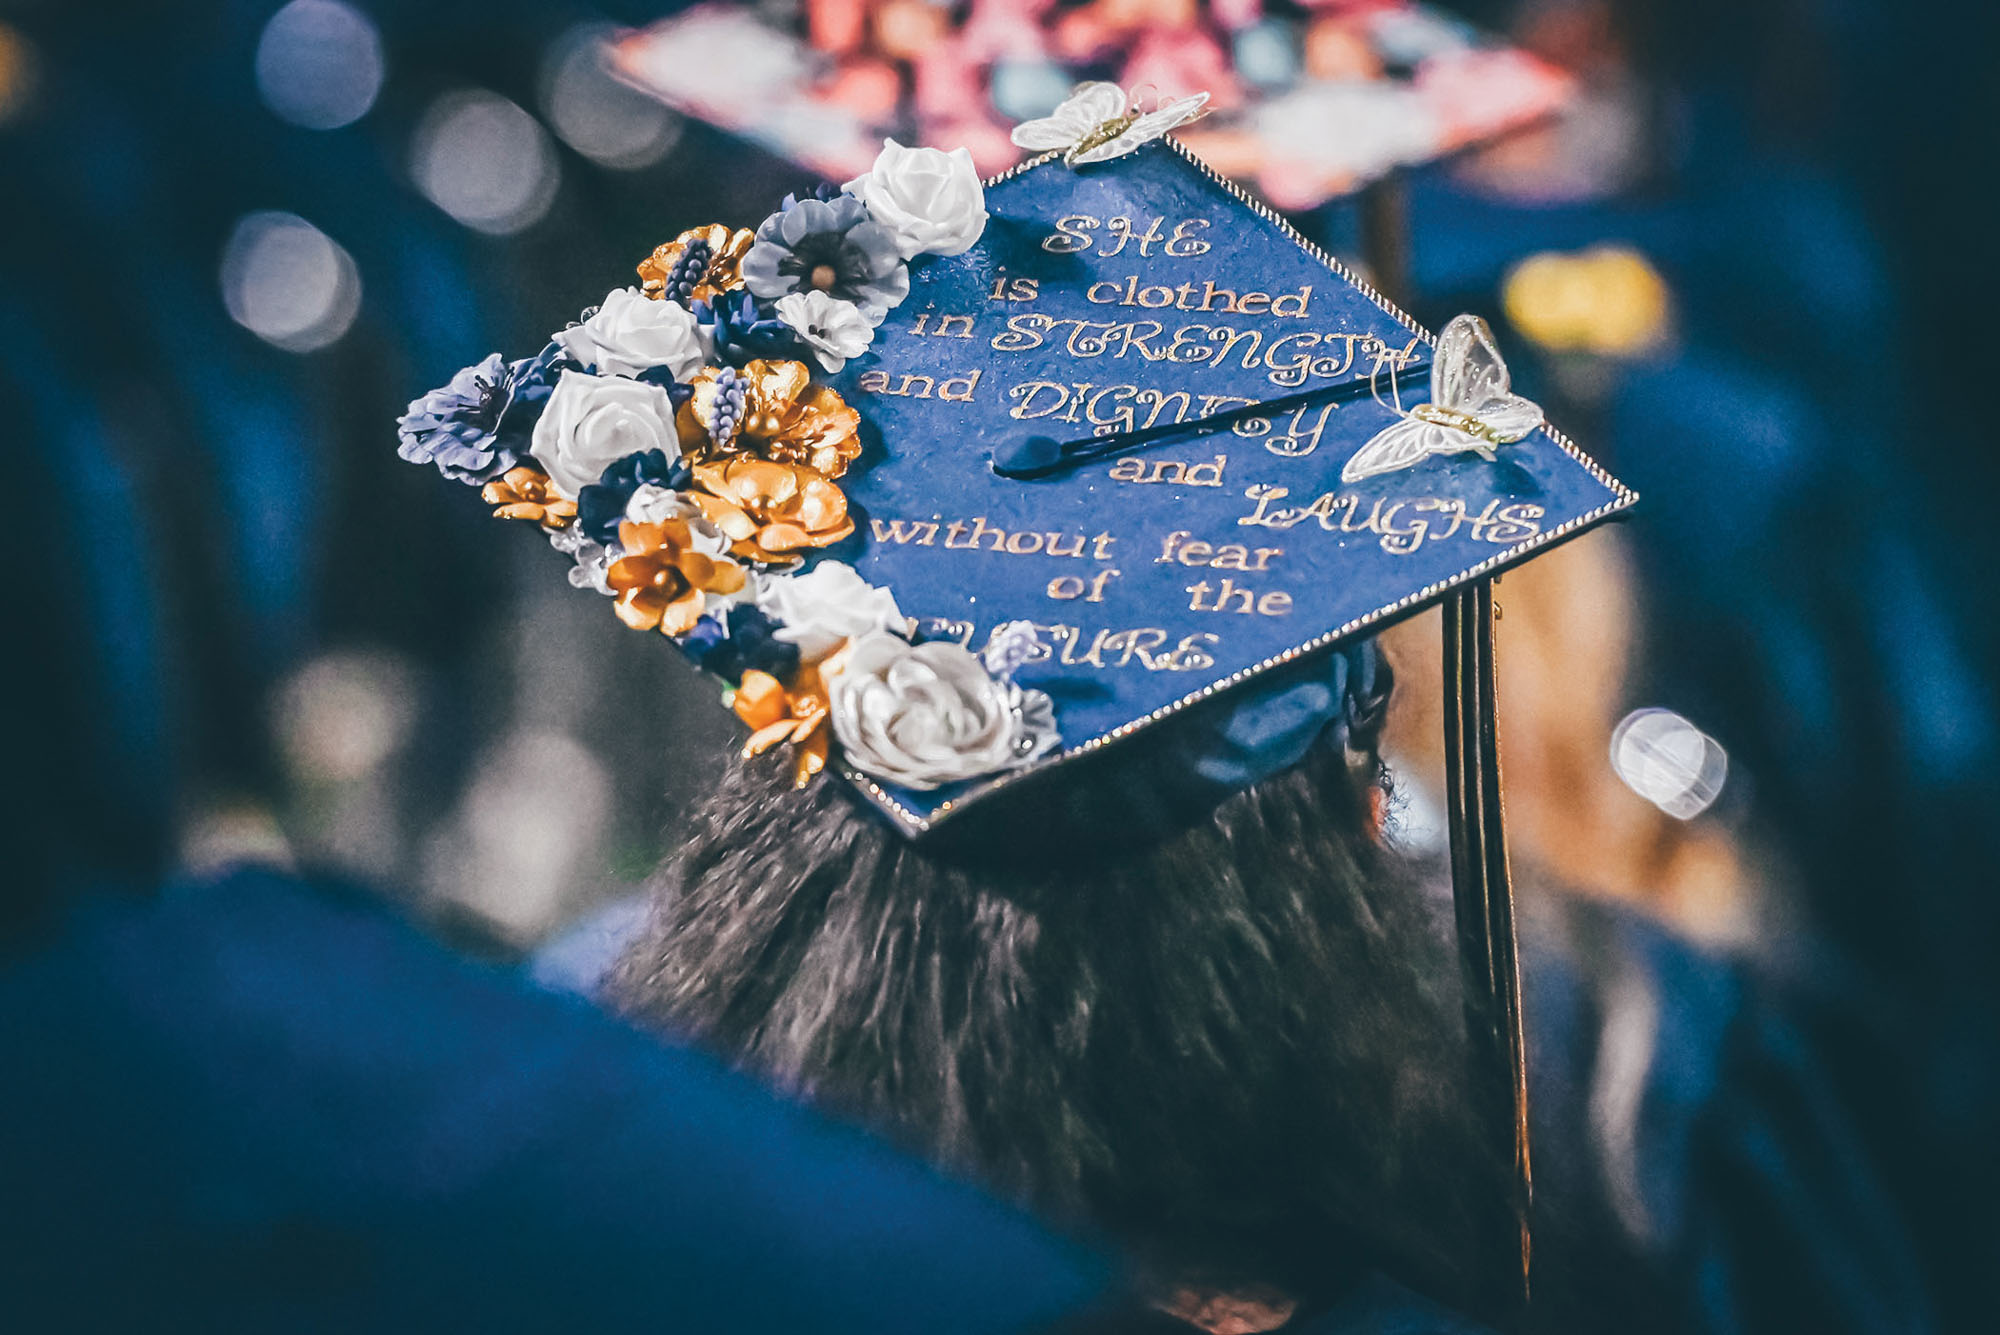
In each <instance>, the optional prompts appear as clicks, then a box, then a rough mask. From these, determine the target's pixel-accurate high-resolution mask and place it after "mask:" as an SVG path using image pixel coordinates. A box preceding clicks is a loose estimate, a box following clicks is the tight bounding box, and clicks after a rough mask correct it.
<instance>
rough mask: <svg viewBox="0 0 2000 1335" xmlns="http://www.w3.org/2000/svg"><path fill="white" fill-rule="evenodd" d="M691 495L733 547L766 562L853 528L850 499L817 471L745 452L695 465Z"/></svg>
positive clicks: (787, 556)
mask: <svg viewBox="0 0 2000 1335" xmlns="http://www.w3.org/2000/svg"><path fill="white" fill-rule="evenodd" d="M694 484H695V490H694V491H693V492H692V493H691V495H692V496H693V499H694V502H695V504H696V505H699V506H700V507H701V512H702V515H703V516H704V517H705V518H707V520H708V521H709V522H710V523H711V524H714V525H715V526H716V527H717V528H719V529H721V530H722V532H723V534H724V536H726V537H727V538H728V539H729V541H730V544H731V546H730V551H731V552H732V553H733V554H734V555H736V556H740V557H742V558H744V559H745V560H749V561H758V562H762V563H764V564H766V565H769V564H773V563H776V562H780V561H785V560H789V559H791V558H793V557H795V556H797V555H799V554H800V553H802V552H804V551H806V550H808V549H810V548H814V547H827V546H831V545H832V544H833V543H836V542H839V541H840V540H841V539H842V538H845V537H846V536H848V535H849V534H850V533H852V532H854V520H853V519H852V518H851V517H850V516H849V515H848V513H847V497H846V496H845V495H843V494H842V493H841V490H840V488H839V487H838V486H836V485H835V484H834V483H833V482H831V481H829V480H827V478H826V477H825V476H824V475H823V474H822V473H820V472H819V471H818V470H817V469H813V468H808V467H806V466H805V465H804V464H781V463H773V462H771V461H770V460H769V459H748V458H744V457H743V456H741V455H737V456H735V457H724V458H722V459H719V460H711V461H710V462H708V463H701V464H696V465H695V466H694Z"/></svg>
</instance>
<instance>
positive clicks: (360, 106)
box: [256, 0, 385, 130]
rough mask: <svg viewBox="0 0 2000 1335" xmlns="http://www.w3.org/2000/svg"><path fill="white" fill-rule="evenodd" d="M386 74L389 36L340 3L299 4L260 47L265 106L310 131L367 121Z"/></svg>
mask: <svg viewBox="0 0 2000 1335" xmlns="http://www.w3.org/2000/svg"><path fill="white" fill-rule="evenodd" d="M384 68H385V67H384V64H383V59H382V35H381V34H380V33H379V32H377V31H376V29H375V25H374V23H373V22H371V21H370V20H369V18H368V16H367V15H366V14H363V13H362V12H361V11H360V10H358V9H356V8H355V7H354V6H352V5H345V4H342V3H340V0H292V2H291V3H290V4H288V5H286V6H285V7H284V8H283V9H281V10H279V11H278V12H277V13H275V14H273V15H272V16H271V20H270V22H268V23H266V24H265V25H264V32H263V35H262V36H260V37H259V38H258V39H257V61H256V71H257V92H258V94H259V95H260V96H262V97H263V99H264V105H265V106H267V107H269V108H270V109H271V111H272V114H274V115H276V116H277V117H279V118H280V119H282V120H286V121H290V122H291V123H292V124H293V125H298V126H303V127H304V128H305V129H308V130H337V129H339V128H340V127H341V126H343V125H351V124H352V123H354V122H355V121H358V120H360V119H361V118H362V117H363V116H365V115H367V114H368V108H370V107H372V106H374V105H375V97H376V94H378V93H380V92H381V91H382V75H383V71H384Z"/></svg>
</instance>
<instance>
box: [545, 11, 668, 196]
mask: <svg viewBox="0 0 2000 1335" xmlns="http://www.w3.org/2000/svg"><path fill="white" fill-rule="evenodd" d="M617 31H618V29H617V28H615V27H613V26H612V25H610V24H608V23H580V24H578V25H577V26H575V27H573V28H571V29H569V30H568V31H567V32H565V33H563V34H562V35H561V36H560V37H558V38H556V40H555V41H553V42H551V43H550V44H549V50H548V55H547V56H546V57H545V58H544V60H543V62H542V77H541V96H542V113H543V115H544V116H546V117H547V118H548V122H549V125H550V127H551V128H552V129H554V130H555V132H556V134H557V135H558V136H560V137H561V139H562V141H563V142H564V143H566V144H568V145H569V146H570V147H571V148H573V149H575V150H576V151H577V152H579V153H581V154H583V156H585V157H587V158H589V159H590V160H591V161H592V162H595V163H598V164H599V165H601V166H605V167H616V168H622V169H627V170H629V169H632V168H636V167H647V166H651V165H652V164H653V163H655V162H658V161H659V160H660V159H661V158H662V157H665V156H666V154H667V152H668V150H670V149H672V148H673V146H674V145H675V144H676V143H678V142H679V141H680V137H681V132H682V129H683V126H682V123H681V118H680V117H679V116H677V115H675V114H674V113H673V112H672V111H670V110H669V109H668V108H666V107H663V106H661V105H660V104H659V103H658V102H655V101H654V100H653V99H652V98H650V97H647V96H646V95H645V94H644V93H641V92H639V91H638V90H637V89H635V88H631V87H629V86H627V85H626V84H623V83H620V82H619V81H618V79H617V78H616V77H615V76H614V75H613V74H612V73H611V71H610V69H609V67H608V66H607V65H606V64H605V47H606V43H607V42H609V41H610V39H611V37H612V36H613V34H615V33H616V32H617Z"/></svg>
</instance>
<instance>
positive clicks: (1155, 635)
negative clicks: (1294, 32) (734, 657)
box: [830, 139, 1634, 835]
mask: <svg viewBox="0 0 2000 1335" xmlns="http://www.w3.org/2000/svg"><path fill="white" fill-rule="evenodd" d="M986 208H987V211H988V213H989V214H990V218H989V220H988V222H987V224H986V228H985V231H984V233H983V235H982V236H981V237H980V239H979V241H978V243H977V244H975V245H973V246H972V247H971V248H970V249H968V250H966V251H964V252H963V253H961V254H958V255H952V256H946V257H933V258H928V259H926V260H924V261H923V262H921V263H919V264H917V265H915V266H913V269H912V272H911V276H910V292H909V296H908V297H907V299H905V300H904V301H903V302H902V304H901V305H899V306H898V307H896V308H895V309H894V310H892V311H891V312H889V314H888V317H887V318H886V319H885V320H884V321H883V322H882V324H881V326H880V327H879V328H878V329H877V331H876V335H875V340H874V344H873V346H872V347H871V349H870V350H869V352H868V353H867V354H866V355H864V356H862V357H859V358H856V359H854V360H852V361H850V362H848V363H847V365H846V367H845V368H844V369H843V370H842V371H841V372H840V374H838V375H836V376H834V377H832V378H831V380H830V383H831V384H832V385H833V386H834V387H835V388H836V389H837V390H839V391H840V392H841V394H842V395H843V396H844V398H845V399H846V401H847V402H848V403H849V404H851V405H853V406H854V407H855V408H856V409H857V410H858V411H859V413H860V415H861V423H862V434H863V439H864V441H866V442H867V446H868V451H867V453H868V458H869V464H868V467H867V468H866V469H865V470H864V471H861V472H859V474H858V476H855V477H854V478H853V479H852V480H851V481H849V482H848V483H847V484H846V490H847V497H848V502H849V504H850V506H851V508H852V510H853V511H854V513H855V517H856V520H857V532H856V534H855V537H854V539H853V546H852V548H851V550H849V549H846V548H843V549H842V554H843V555H845V557H846V559H848V560H850V561H851V562H852V564H853V566H854V568H855V569H856V570H857V571H858V572H860V574H861V575H862V576H863V577H864V578H866V579H867V580H868V581H869V582H870V583H872V584H876V585H880V586H882V587H884V588H887V589H890V590H892V591H893V593H894V595H895V598H896V601H897V604H898V606H899V607H900V608H901V609H902V610H903V611H904V612H906V613H908V614H910V615H912V616H915V617H917V618H919V620H920V621H921V622H922V623H923V624H924V626H925V627H926V629H927V631H928V633H929V634H931V635H933V636H950V637H952V638H955V639H957V640H958V641H959V642H961V643H964V644H966V645H968V646H970V647H972V648H974V649H978V648H980V647H982V646H983V645H985V644H986V643H987V641H988V640H989V638H990V636H991V635H992V633H993V631H994V630H995V629H996V628H997V627H1000V626H1003V625H1008V624H1011V623H1017V622H1022V621H1025V622H1028V623H1030V624H1031V625H1033V626H1034V627H1035V628H1036V630H1037V631H1038V632H1039V634H1040V636H1041V638H1042V640H1043V645H1042V647H1041V649H1040V650H1039V651H1038V652H1037V653H1036V655H1035V657H1033V658H1032V659H1031V660H1030V661H1028V662H1026V663H1024V664H1022V665H1021V666H1020V667H1019V668H1018V669H1017V670H1016V671H1015V673H1014V674H1013V676H1014V680H1015V681H1017V682H1018V683H1019V684H1020V685H1021V686H1023V687H1024V688H1028V689H1032V690H1035V691H1039V692H1042V693H1043V694H1045V695H1047V696H1048V697H1049V699H1050V700H1051V701H1052V702H1053V705H1054V711H1055V718H1056V721H1057V725H1058V727H1059V730H1060V735H1061V742H1060V745H1059V746H1058V747H1056V748H1054V749H1052V750H1051V751H1050V752H1049V754H1047V755H1046V756H1045V757H1042V758H1040V759H1038V760H1036V761H1035V762H1034V763H1033V764H1030V765H1026V766H1022V767H1020V768H1015V769H1009V770H1006V771H1003V772H1000V773H996V774H992V775H987V776H983V777H981V778H977V779H972V780H968V781H964V782H959V783H949V784H941V785H938V786H935V787H930V788H926V789H923V790H913V789H910V788H908V787H906V786H902V785H898V784H896V783H894V782H888V781H883V780H881V779H879V778H877V777H874V776H871V775H869V774H868V773H866V772H865V771H864V770H862V769H860V768H858V767H856V766H853V765H842V769H843V772H845V773H847V774H848V776H849V777H850V778H851V779H853V780H854V781H855V782H857V783H858V784H859V785H860V786H861V787H862V789H863V791H864V792H866V793H867V794H868V796H869V797H870V798H871V799H872V800H873V801H874V802H875V803H876V804H877V805H878V806H879V807H880V808H881V809H882V811H883V812H884V813H885V814H886V815H887V816H888V817H889V818H890V819H891V820H893V821H894V822H896V823H897V824H898V825H899V826H900V827H901V828H903V829H904V830H905V831H906V832H908V833H910V834H912V835H921V834H924V833H927V832H929V831H932V830H934V829H941V828H942V827H943V826H944V825H945V824H946V823H948V822H950V821H953V820H957V819H961V818H962V817H963V815H964V813H966V812H968V811H972V810H976V809H977V808H978V807H979V806H980V805H981V804H982V803H984V802H987V801H989V800H990V799H992V798H994V797H996V796H997V795H998V794H999V793H1001V792H1002V791H1004V790H1005V789H1007V788H1009V787H1013V786H1016V785H1024V784H1029V783H1037V784H1041V783H1048V782H1051V781H1055V782H1060V775H1061V772H1062V771H1063V770H1064V768H1065V767H1066V766H1068V765H1071V764H1073V763H1074V762H1076V761H1078V760H1080V759H1082V758H1084V757H1087V756H1090V755H1092V754H1093V753H1095V752H1098V751H1100V750H1102V749H1104V748H1108V747H1115V746H1117V745H1118V744H1120V743H1125V742H1127V741H1129V740H1133V739H1136V738H1138V737H1140V736H1141V735H1142V734H1144V733H1145V732H1147V731H1148V730H1150V729H1155V728H1160V727H1163V726H1164V725H1166V724H1167V723H1168V722H1169V721H1170V720H1172V719H1173V718H1174V717H1175V716H1176V715H1178V714H1180V713H1182V712H1183V711H1185V710H1187V709H1189V708H1190V707H1192V706H1195V705H1197V704H1200V703H1202V702H1204V701H1208V700H1210V699H1212V698H1214V697H1217V696H1218V695H1221V694H1223V693H1225V692H1230V691H1237V690H1243V689H1245V688H1248V689H1249V690H1252V691H1254V690H1255V688H1256V686H1257V684H1258V683H1259V682H1260V681H1262V680H1264V679H1265V678H1266V677H1267V676H1268V675H1269V674H1272V673H1274V672H1278V671H1280V670H1283V669H1286V668H1288V667H1290V666H1291V665H1293V664H1295V663H1298V662H1300V661H1301V660H1307V659H1310V658H1312V657H1313V656H1314V655H1321V656H1325V655H1326V654H1327V653H1328V652H1329V651H1331V650H1333V649H1335V648H1337V647H1338V646H1341V645H1343V644H1347V643H1350V642H1353V641H1355V640H1357V639H1359V638H1361V637H1365V636H1367V635H1369V634H1371V633H1372V632H1374V631H1375V630H1377V629H1379V628H1381V626H1383V625H1384V624H1385V623H1387V622H1388V621H1390V620H1392V619H1394V618H1396V617H1399V616H1402V615H1406V614H1409V613H1411V612H1414V611H1416V610H1419V609H1421V608H1423V607H1426V606H1428V605H1430V604H1431V603H1434V602H1437V601H1439V600H1441V599H1443V598H1445V597H1446V596H1448V595H1449V594H1451V593H1452V592H1453V591H1454V590H1457V589H1461V588H1464V587H1466V586H1467V585H1469V584H1472V583H1475V582H1478V581H1481V580H1484V579H1487V578H1490V577H1491V576H1493V575H1495V574H1497V573H1499V572H1500V571H1502V570H1504V569H1506V568H1507V567H1508V566H1510V565H1513V564H1515V563H1516V562H1519V561H1522V560H1525V559H1527V558H1529V557H1531V556H1533V555H1534V554H1535V553H1537V552H1539V551H1541V550H1542V549H1544V548H1546V547H1548V546H1550V545H1551V544H1553V543H1556V542H1559V541H1561V540H1562V539H1564V538H1567V537H1570V536H1573V535H1574V534H1576V533H1578V532H1580V531H1582V530H1583V529H1584V528H1586V527H1588V526H1589V525H1591V524H1594V523H1596V522H1598V521H1600V520H1603V519H1606V518H1608V517H1610V516H1611V515H1613V514H1614V513H1616V512H1617V511H1619V510H1621V509H1623V508H1624V507H1626V506H1628V505H1630V504H1631V503H1632V501H1633V499H1634V497H1633V494H1632V493H1631V492H1630V491H1628V490H1627V489H1626V488H1624V487H1623V486H1621V485H1620V484H1619V483H1618V482H1617V481H1616V480H1615V479H1613V478H1612V477H1610V476H1609V475H1608V474H1606V473H1605V472H1604V471H1603V470H1602V469H1600V468H1599V467H1598V466H1597V465H1596V464H1595V463H1593V462H1592V461H1591V460H1590V459H1589V458H1588V457H1586V456H1585V455H1584V454H1582V453H1581V452H1580V451H1579V450H1578V449H1577V448H1576V447H1575V446H1574V445H1572V444H1571V443H1570V442H1569V441H1568V440H1567V439H1566V438H1564V437H1563V436H1561V435H1560V434H1558V433H1556V432H1555V431H1553V430H1552V429H1550V428H1548V427H1546V426H1543V425H1541V414H1540V410H1539V409H1537V408H1534V407H1533V405H1526V414H1527V415H1526V419H1525V420H1524V421H1510V422H1502V423H1500V424H1499V429H1498V430H1497V431H1493V432H1492V434H1494V435H1513V436H1515V437H1516V438H1514V439H1511V440H1507V441H1505V442H1504V443H1502V442H1500V441H1498V440H1493V439H1488V438H1487V436H1485V435H1480V434H1478V431H1484V430H1487V429H1488V426H1489V425H1490V424H1488V423H1486V422H1484V421H1483V419H1482V418H1481V416H1480V414H1481V413H1482V412H1483V413H1484V414H1485V416H1487V417H1491V416H1493V415H1495V412H1496V411H1497V409H1496V407H1495V405H1497V404H1499V403H1500V400H1501V398H1502V397H1503V396H1506V397H1509V398H1511V396H1508V395H1507V386H1506V384H1505V381H1504V366H1503V365H1502V364H1501V363H1500V362H1499V360H1498V358H1497V355H1495V354H1494V353H1493V352H1492V347H1491V339H1490V336H1489V335H1486V334H1485V333H1484V332H1483V326H1479V325H1477V322H1475V321H1466V322H1463V323H1461V324H1459V325H1457V326H1456V327H1455V328H1454V330H1453V331H1452V332H1451V337H1449V338H1447V340H1446V342H1445V344H1444V345H1443V346H1442V348H1437V349H1434V346H1433V341H1432V339H1431V338H1430V336H1429V335H1428V334H1426V333H1425V332H1424V331H1423V330H1422V329H1420V328H1419V327H1418V326H1417V325H1416V324H1415V323H1414V322H1412V321H1411V320H1410V319H1409V317H1408V316H1406V315H1404V314H1403V313H1402V312H1401V311H1399V310H1397V309H1396V308H1395V307H1394V306H1392V305H1390V304H1389V303H1388V302H1387V301H1386V300H1384V299H1383V298H1382V297H1381V296H1380V295H1379V294H1378V293H1376V292H1375V291H1374V290H1373V289H1371V288H1370V287H1368V286H1367V284H1365V283H1364V282H1362V281H1361V280H1360V279H1358V278H1357V277H1355V276H1354V275H1353V274H1352V273H1351V272H1349V271H1348V270H1347V269H1345V268H1344V267H1343V266H1342V265H1341V264H1340V263H1339V262H1338V261H1336V260H1335V259H1333V258H1332V257H1331V256H1329V255H1327V254H1326V253H1325V252H1323V251H1321V250H1319V249H1318V248H1317V247H1315V246H1314V245H1312V243H1310V242H1309V241H1307V240H1306V239H1305V238H1304V237H1302V236H1300V235H1299V233H1298V232H1296V231H1295V230H1294V229H1293V228H1292V227H1291V226H1290V225H1289V224H1288V223H1286V222H1285V221H1284V220H1283V219H1282V218H1280V217H1279V216H1277V215H1276V214H1274V213H1272V212H1271V211H1270V210H1268V209H1266V208H1264V207H1262V206H1261V205H1260V204H1258V203H1257V202H1256V201H1254V200H1252V199H1250V198H1249V197H1248V196H1246V195H1244V194H1243V193H1241V192H1240V191H1238V190H1237V189H1236V188H1235V187H1234V186H1232V185H1231V184H1229V183H1228V182H1227V181H1225V180H1223V179H1222V178H1220V177H1218V176H1217V175H1215V174H1214V173H1213V172H1211V171H1209V170H1208V169H1207V168H1206V167H1205V166H1204V165H1203V164H1201V163H1200V162H1199V161H1198V160H1196V159H1195V158H1193V157H1192V156H1191V155H1190V154H1189V153H1187V152H1186V151H1185V150H1184V149H1182V148H1181V147H1180V146H1179V145H1178V144H1177V143H1175V142H1174V141H1172V140H1171V139H1159V140H1153V141H1151V142H1148V143H1146V144H1143V145H1142V146H1139V147H1137V148H1136V149H1134V150H1133V151H1130V152H1129V153H1127V154H1126V155H1124V156H1120V157H1117V158H1114V159H1112V160H1110V161H1107V162H1103V163H1097V164H1087V165H1083V166H1077V167H1072V166H1070V165H1068V164H1066V163H1065V162H1064V160H1063V157H1062V155H1061V154H1059V153H1058V154H1050V155H1048V156H1046V157H1043V158H1041V159H1038V160H1035V161H1032V162H1030V163H1028V164H1026V165H1024V166H1022V167H1021V168H1018V169H1016V170H1015V171H1012V172H1009V173H1007V174H1006V175H1004V176H1002V177H999V178H997V179H995V180H994V181H992V182H990V183H989V184H988V187H987V190H986ZM1496 373H1497V374H1496ZM1434 376H1436V377H1438V378H1439V379H1440V384H1443V383H1445V382H1447V381H1448V382H1449V384H1450V386H1451V388H1450V389H1449V391H1448V393H1449V394H1452V395H1455V396H1456V397H1457V399H1458V400H1459V402H1457V403H1456V404H1443V403H1428V402H1424V401H1425V400H1429V399H1431V398H1432V395H1431V393H1430V390H1431V388H1432V386H1431V381H1432V379H1433V378H1434ZM1399 399H1400V400H1406V401H1408V403H1407V406H1406V407H1405V408H1403V409H1401V410H1399V408H1398V407H1397V401H1398V400H1399ZM1523 402H1524V401H1521V400H1518V399H1516V400H1513V401H1512V403H1510V404H1508V405H1506V408H1507V411H1509V412H1512V413H1513V414H1514V415H1515V417H1517V418H1518V417H1520V416H1521V409H1520V408H1519V407H1517V406H1515V405H1519V404H1522V403H1523ZM1452 412H1457V413H1458V414H1460V421H1459V423H1458V426H1464V425H1468V424H1469V425H1472V426H1474V427H1475V428H1476V429H1475V430H1474V431H1466V430H1460V429H1458V426H1455V425H1454V424H1453V423H1452V421H1451V419H1450V418H1449V416H1448V414H1449V413H1452ZM1406 414H1415V415H1414V416H1411V415H1406ZM1426 419H1430V420H1426ZM837 763H838V762H837ZM1158 777H1160V778H1162V779H1169V780H1170V779H1171V777H1172V776H1170V775H1169V776H1158Z"/></svg>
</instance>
